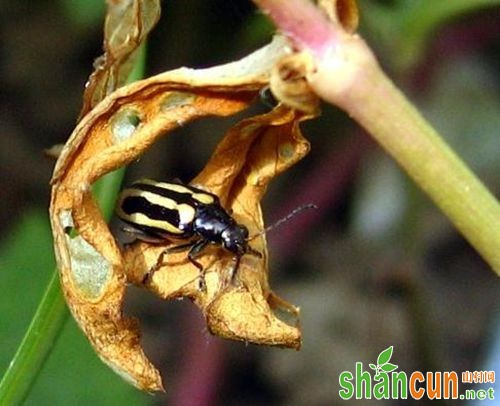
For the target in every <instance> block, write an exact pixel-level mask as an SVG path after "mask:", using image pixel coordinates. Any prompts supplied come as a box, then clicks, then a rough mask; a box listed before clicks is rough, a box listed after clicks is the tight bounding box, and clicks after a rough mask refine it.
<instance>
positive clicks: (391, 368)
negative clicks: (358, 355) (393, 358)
mask: <svg viewBox="0 0 500 406" xmlns="http://www.w3.org/2000/svg"><path fill="white" fill-rule="evenodd" d="M381 368H382V371H383V372H392V371H394V370H395V369H398V366H397V365H394V364H391V363H390V362H388V363H387V364H384V365H382V367H381Z"/></svg>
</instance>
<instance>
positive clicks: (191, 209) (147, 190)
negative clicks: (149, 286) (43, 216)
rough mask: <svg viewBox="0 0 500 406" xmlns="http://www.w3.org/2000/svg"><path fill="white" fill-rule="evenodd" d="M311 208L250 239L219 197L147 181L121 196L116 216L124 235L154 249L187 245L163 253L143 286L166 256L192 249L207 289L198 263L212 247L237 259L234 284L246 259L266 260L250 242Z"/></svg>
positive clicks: (202, 282) (191, 258)
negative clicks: (177, 242)
mask: <svg viewBox="0 0 500 406" xmlns="http://www.w3.org/2000/svg"><path fill="white" fill-rule="evenodd" d="M309 207H315V206H314V205H305V206H301V207H299V208H297V209H295V210H294V211H292V212H291V213H290V214H289V215H288V216H286V217H285V218H283V219H281V220H279V221H278V222H276V223H275V224H273V225H272V226H271V227H268V228H267V229H266V230H264V231H263V232H261V233H259V234H257V235H255V236H252V237H250V238H249V236H248V229H247V228H246V227H245V226H244V225H242V224H238V223H237V222H236V220H234V219H233V218H232V217H231V216H230V215H229V214H228V213H227V211H226V210H224V208H223V207H222V206H221V204H220V201H219V198H218V197H217V196H216V195H214V194H212V193H209V192H206V191H205V190H201V189H199V188H196V187H194V186H191V185H184V184H181V183H170V182H156V181H154V180H150V179H143V180H139V181H137V182H135V183H133V184H132V185H131V186H130V187H129V188H126V189H124V190H123V191H122V192H121V194H120V197H119V200H118V204H117V207H116V214H117V216H118V218H119V219H120V220H121V221H122V222H124V223H125V224H127V227H124V231H126V232H127V233H131V234H133V235H134V236H135V238H136V239H139V240H142V241H146V242H150V243H156V244H158V243H165V242H166V241H172V240H173V241H175V240H186V241H187V242H186V243H182V244H180V245H176V246H173V247H170V248H167V249H165V250H164V251H163V252H162V253H161V254H160V256H159V258H158V261H157V263H156V266H154V267H153V269H151V270H150V272H149V273H148V274H147V275H146V277H145V281H146V280H147V279H148V278H150V277H151V276H152V273H153V272H154V271H156V270H157V269H158V268H159V267H160V266H161V265H162V263H163V258H164V256H165V255H167V254H169V253H172V252H177V251H182V250H187V249H189V252H188V259H189V261H190V262H191V263H192V264H193V265H195V266H196V267H197V268H198V269H199V270H200V279H199V280H200V288H201V289H205V279H204V277H205V271H204V269H203V266H202V265H201V264H200V263H199V262H197V261H196V260H195V257H196V256H198V255H199V254H200V253H201V252H202V251H203V249H204V248H205V247H206V246H207V245H208V244H216V245H220V246H222V247H223V248H225V249H226V250H227V251H229V252H231V253H233V254H234V266H233V269H232V274H231V277H232V278H233V277H234V275H235V274H236V271H237V270H238V267H239V264H240V259H241V257H242V256H243V255H245V254H250V255H254V256H256V257H259V258H260V257H262V254H261V253H260V252H258V251H257V250H255V249H253V248H252V247H250V245H249V241H250V240H251V239H253V238H255V237H257V236H259V235H261V234H263V233H265V232H267V231H269V230H270V229H271V228H274V227H276V226H278V225H279V224H281V223H283V222H284V221H287V220H288V219H289V218H291V217H292V216H294V215H295V214H296V213H297V212H299V211H301V210H303V209H305V208H309Z"/></svg>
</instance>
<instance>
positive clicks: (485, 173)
mask: <svg viewBox="0 0 500 406" xmlns="http://www.w3.org/2000/svg"><path fill="white" fill-rule="evenodd" d="M412 3H415V2H411V1H403V0H401V1H396V0H394V1H374V0H373V1H369V0H364V1H360V8H361V34H362V35H363V36H364V37H365V38H366V40H367V42H368V43H369V44H370V45H372V47H373V48H374V50H375V52H376V53H377V55H378V56H379V58H380V60H381V63H382V64H383V66H384V69H385V70H386V71H387V72H388V74H389V75H390V76H391V77H392V78H393V80H394V81H395V82H396V84H397V85H398V86H399V87H400V88H402V89H403V91H404V92H405V94H406V95H407V96H408V97H409V98H410V99H411V100H412V101H413V102H414V103H415V104H416V105H417V106H418V107H419V109H420V110H421V111H422V113H423V114H424V115H425V116H426V118H427V119H429V120H430V122H431V123H432V124H433V125H435V127H436V128H437V130H438V131H439V132H440V133H441V134H442V135H443V137H445V138H446V140H447V141H448V142H449V143H450V144H451V145H452V146H453V148H454V149H455V150H456V151H457V152H458V153H459V154H460V155H461V156H462V158H463V159H464V160H465V161H466V162H467V163H468V164H469V165H470V166H471V168H472V169H473V170H474V171H475V172H476V173H477V174H478V175H479V176H480V177H481V179H482V180H483V181H484V182H485V183H486V185H487V186H488V187H489V188H490V190H492V192H493V193H495V194H496V195H498V193H499V192H500V186H499V185H500V171H499V170H500V158H499V153H498V151H500V130H499V128H500V114H499V112H500V83H499V78H500V29H499V28H498V21H500V19H499V18H500V8H499V7H498V6H497V7H489V8H487V9H480V8H477V9H474V7H470V9H468V10H467V11H463V12H461V13H457V12H450V13H449V15H443V16H441V18H440V19H438V21H433V19H432V18H431V17H429V16H428V15H427V14H426V10H425V9H426V6H425V5H424V6H422V7H421V8H419V6H418V5H417V6H414V7H415V8H414V9H412V7H413V6H412ZM416 3H418V2H416ZM429 3H432V2H429ZM471 3H473V2H471ZM492 3H498V2H492ZM427 8H428V4H427ZM103 13H104V7H103V4H101V2H99V1H87V2H85V1H82V2H78V1H70V0H66V1H62V0H61V1H32V2H28V1H5V0H4V1H2V2H1V3H0V18H1V25H0V30H1V31H0V41H1V48H0V92H1V93H0V94H1V104H0V131H1V135H0V143H1V145H0V184H1V185H2V187H1V188H0V201H1V202H2V205H1V207H2V209H1V210H0V229H1V230H3V234H2V236H1V238H0V277H1V279H0V281H1V282H0V283H1V285H2V289H1V292H2V293H1V294H0V342H1V343H2V349H1V350H0V370H4V369H5V368H6V367H7V365H8V363H9V361H10V359H11V357H12V355H13V354H14V351H15V349H16V348H17V345H18V344H19V342H20V340H21V338H22V336H23V333H24V331H25V329H26V328H27V326H28V323H29V320H30V319H31V317H32V315H33V313H34V311H35V309H36V306H37V303H38V301H39V300H40V297H41V295H42V292H43V290H44V287H45V286H46V284H47V282H48V280H49V278H50V275H51V273H52V271H53V266H54V265H53V254H52V247H51V237H50V231H49V228H48V220H47V214H46V213H47V207H48V201H49V186H48V182H49V179H50V176H51V171H52V168H53V165H54V162H53V161H51V160H50V159H49V158H47V157H46V156H44V154H43V149H45V148H48V147H50V146H52V145H54V144H58V143H63V142H64V141H65V140H66V139H67V137H68V136H69V134H70V133H71V132H72V129H73V128H74V125H75V122H76V117H77V116H78V113H79V110H80V108H81V96H82V91H83V87H84V84H85V82H86V79H87V77H88V75H89V73H90V71H91V69H92V62H93V60H94V58H96V57H97V56H98V55H100V53H101V44H102V18H103V15H104V14H103ZM430 15H431V16H432V13H431V14H430ZM426 16H427V17H426ZM426 18H427V19H426ZM410 22H411V24H410ZM412 24H413V25H412ZM419 29H420V31H419ZM271 33H272V27H271V26H270V25H269V23H267V22H266V21H265V19H264V17H263V16H262V15H261V14H260V13H258V12H256V11H255V9H254V8H253V6H252V4H251V3H250V2H248V1H243V0H241V1H231V2H228V1H222V0H219V1H215V0H212V1H199V0H185V1H170V2H164V3H163V12H162V18H161V21H160V22H159V24H158V26H157V27H156V29H155V30H154V31H153V33H152V35H151V37H150V41H149V43H148V59H147V60H148V62H147V65H148V68H147V70H148V73H147V74H148V75H152V74H156V73H159V72H162V71H165V70H169V69H173V68H176V67H179V66H190V67H206V66H211V65H214V64H219V63H223V62H227V61H231V60H234V59H238V58H240V57H242V56H244V55H246V54H247V53H249V52H251V51H252V50H254V49H256V48H257V47H259V46H261V45H263V44H265V43H266V42H267V41H268V40H269V38H270V35H271ZM255 108H256V109H261V110H265V107H264V106H259V102H258V101H257V102H256V107H255ZM231 122H233V121H231V120H221V119H218V120H213V119H207V120H203V121H200V122H197V123H192V124H189V125H188V126H186V128H184V129H183V130H182V131H179V132H176V133H175V134H173V135H172V136H171V137H168V139H165V140H163V141H160V142H159V143H157V144H156V145H155V146H154V147H153V148H152V149H151V150H150V151H148V153H147V154H146V155H145V156H144V157H143V158H142V159H141V160H140V161H139V162H138V163H137V164H134V165H133V167H131V168H130V169H129V171H128V175H127V179H128V181H130V180H133V179H136V178H138V177H140V176H148V177H150V178H154V179H172V178H176V177H177V178H180V179H182V180H185V181H189V180H190V179H191V178H192V177H194V176H195V175H196V174H197V173H198V171H200V170H201V168H202V167H203V165H204V163H205V162H206V160H207V159H208V157H209V156H210V154H211V152H212V150H213V148H214V146H215V145H216V143H217V142H218V140H220V138H221V136H222V134H223V133H224V131H225V129H227V128H229V126H230V124H231ZM303 132H304V134H305V135H306V137H307V138H308V139H309V140H310V141H311V144H312V150H311V153H310V154H309V155H308V156H307V157H306V158H305V159H304V160H303V161H302V162H300V163H299V164H298V165H296V166H295V167H294V168H292V169H291V170H290V171H289V172H287V173H285V174H284V175H283V176H281V178H280V179H278V180H276V181H275V182H274V183H273V184H272V186H271V188H270V190H269V194H268V196H267V197H266V199H265V201H264V215H265V218H266V221H267V223H269V224H270V223H272V222H273V221H275V220H276V219H278V218H280V217H281V216H283V215H284V214H286V213H287V212H288V211H289V210H290V209H292V208H293V207H295V206H298V205H300V204H302V203H309V202H313V203H317V204H318V205H319V206H320V208H319V210H318V211H317V212H316V213H315V215H314V216H310V217H309V218H308V220H307V221H297V222H295V220H292V221H290V222H289V223H287V224H285V225H284V226H282V227H281V228H279V229H278V230H275V231H274V232H273V233H272V234H271V235H269V237H268V240H269V243H270V256H271V276H270V278H271V284H272V286H273V288H274V289H275V291H276V292H277V293H278V294H279V295H281V296H282V297H284V298H286V299H288V300H289V301H291V302H292V303H295V304H297V305H299V306H301V309H302V328H303V340H304V345H303V348H302V350H301V351H300V352H295V351H293V350H282V349H276V348H264V347H257V346H253V345H245V344H243V343H235V342H229V341H224V340H221V339H218V338H212V337H210V336H209V334H208V333H207V332H206V330H205V327H204V323H203V320H202V317H201V315H200V314H199V313H198V312H197V311H196V309H195V307H194V306H193V305H192V304H190V303H189V302H188V301H183V302H173V303H165V302H162V301H160V300H159V299H156V298H155V297H153V296H151V295H149V294H144V293H143V292H142V291H140V290H138V289H135V288H131V289H130V295H129V297H128V300H127V312H128V313H129V314H133V315H135V316H137V317H139V318H140V319H141V325H142V328H143V331H144V339H143V342H144V346H145V348H146V350H147V352H148V355H149V356H150V358H151V359H152V360H153V362H154V363H155V364H156V365H157V366H158V367H159V368H160V369H161V371H162V374H163V376H164V380H165V386H166V389H167V394H165V395H156V396H154V397H153V396H149V395H146V394H142V393H140V392H139V391H137V390H135V389H134V388H133V387H131V386H129V385H127V384H126V383H124V382H123V381H122V380H121V378H119V377H118V376H117V375H115V374H114V373H113V372H112V371H111V370H110V369H109V368H108V367H107V366H105V365H104V364H103V363H101V362H100V361H99V359H98V358H97V356H96V355H95V354H94V353H93V351H92V349H91V348H90V346H89V345H88V343H87V341H86V339H85V337H84V336H83V334H82V333H80V331H79V330H78V329H77V327H76V326H75V324H74V322H73V321H72V320H68V322H67V323H66V326H65V328H64V331H63V334H62V335H61V337H60V338H59V340H58V342H57V344H56V346H55V349H54V352H53V353H52V355H51V356H50V358H49V360H48V362H47V364H46V365H45V366H44V368H43V369H42V371H41V373H40V376H39V379H38V381H37V383H36V384H35V387H34V388H33V391H32V393H31V395H30V398H29V399H28V402H27V404H37V405H40V404H65V403H67V402H77V403H78V404H122V403H123V404H166V403H169V404H175V405H178V404H193V405H208V404H213V405H218V404H224V405H232V404H234V405H247V404H248V405H251V404H256V403H257V402H258V403H259V404H296V405H302V404H304V405H305V404H307V405H312V404H314V405H323V404H337V403H340V402H341V401H340V398H339V395H338V390H339V386H338V377H339V374H340V372H342V371H344V370H349V371H354V364H355V362H357V361H361V362H363V363H364V366H365V368H366V369H367V368H368V363H370V362H371V363H374V362H375V361H376V357H377V355H378V354H379V353H380V352H381V351H382V350H384V349H386V348H387V347H389V346H390V345H393V346H394V355H393V357H392V359H391V362H393V363H395V364H397V365H398V366H399V370H403V371H407V372H408V373H411V372H412V371H414V370H420V371H436V370H441V371H457V372H459V373H460V372H462V371H465V370H470V371H473V370H492V369H494V368H495V367H496V366H498V365H497V364H495V358H494V357H495V354H497V355H496V357H497V358H496V360H497V361H496V362H498V352H499V351H500V350H499V346H500V334H499V310H500V308H499V305H498V296H499V293H500V289H499V284H498V279H497V277H496V276H495V275H494V274H493V273H492V272H491V270H490V269H489V268H488V266H487V265H485V263H484V262H483V261H482V260H481V259H480V258H479V257H478V256H477V254H476V253H475V252H474V251H473V250H472V249H471V247H470V246H469V245H468V244H467V242H465V241H464V240H463V239H462V238H461V236H459V235H458V234H457V233H456V231H455V230H454V228H453V227H452V226H451V224H450V223H449V222H448V221H447V219H446V218H444V216H443V215H442V214H441V213H440V212H439V211H438V210H437V209H436V208H435V207H434V205H433V204H432V203H431V202H430V201H429V200H428V198H427V197H425V196H424V195H423V194H422V193H421V192H420V191H419V190H418V189H417V188H416V187H415V186H414V185H413V184H412V183H411V181H410V180H409V179H408V178H407V177H406V175H404V174H403V173H402V172H401V171H400V170H399V168H398V167H397V166H396V165H395V164H394V163H393V162H392V161H391V159H390V158H388V157H387V156H386V154H385V153H384V152H383V151H382V150H381V149H380V148H379V147H378V146H377V145H376V144H375V143H374V142H373V141H371V139H370V137H369V136H368V135H367V134H366V133H364V132H363V130H362V129H360V127H359V126H358V125H357V124H356V123H354V122H352V121H351V120H350V119H349V118H348V117H347V116H346V115H345V114H344V113H342V112H341V111H338V110H336V109H334V108H332V107H329V106H324V109H323V112H322V116H321V117H320V118H318V119H316V120H314V121H312V122H308V123H305V124H304V125H303ZM294 222H295V224H294ZM470 387H471V388H475V386H470ZM393 403H397V402H393Z"/></svg>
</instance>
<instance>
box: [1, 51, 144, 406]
mask: <svg viewBox="0 0 500 406" xmlns="http://www.w3.org/2000/svg"><path fill="white" fill-rule="evenodd" d="M145 58H146V52H145V45H144V44H143V45H142V46H141V50H140V52H139V54H138V56H137V59H136V61H135V66H134V69H133V71H132V73H131V74H130V77H129V79H128V82H129V83H130V82H133V81H135V80H138V79H140V78H141V77H142V76H143V75H144V67H145ZM124 172H125V171H124V169H123V168H120V169H118V170H116V171H114V172H111V173H108V174H107V175H106V176H103V177H102V178H101V179H99V180H98V181H97V182H96V184H95V185H94V187H93V191H94V196H95V198H96V200H97V201H98V202H99V205H100V207H101V211H102V213H103V216H104V218H106V219H110V218H111V216H112V214H113V209H114V205H115V201H116V196H117V194H118V191H119V190H120V185H121V183H122V179H123V175H124ZM68 316H69V312H68V309H67V307H66V302H65V300H64V298H63V295H62V291H61V286H60V284H59V274H58V272H57V270H55V271H54V272H53V274H52V277H51V279H50V282H49V284H48V286H47V288H46V290H45V293H44V295H43V298H42V300H41V301H40V303H39V305H38V308H37V310H36V313H35V315H34V316H33V319H32V320H31V323H30V325H29V327H28V329H27V331H26V334H25V336H24V338H23V340H22V342H21V344H20V345H19V347H18V349H17V352H16V354H15V355H14V358H13V359H12V361H11V363H10V365H9V367H8V368H7V371H6V373H5V375H4V376H3V378H2V380H1V382H0V405H17V404H20V403H22V402H23V401H24V399H26V397H27V396H28V394H29V391H30V389H31V387H32V386H33V383H34V381H35V379H36V377H37V376H38V374H39V371H40V370H41V368H42V367H43V365H44V362H45V360H46V359H47V357H48V356H49V355H50V352H51V351H52V349H53V348H54V344H55V343H56V341H57V338H58V336H59V334H60V333H61V331H62V327H63V326H64V323H65V321H66V320H67V319H68Z"/></svg>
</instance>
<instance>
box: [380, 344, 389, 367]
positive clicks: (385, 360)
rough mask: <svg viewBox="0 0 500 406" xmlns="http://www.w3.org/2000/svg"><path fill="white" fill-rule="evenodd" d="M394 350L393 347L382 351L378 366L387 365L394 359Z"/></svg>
mask: <svg viewBox="0 0 500 406" xmlns="http://www.w3.org/2000/svg"><path fill="white" fill-rule="evenodd" d="M392 350H393V346H392V345H391V346H390V347H389V348H387V349H385V350H384V351H382V352H381V353H380V354H379V356H378V358H377V364H379V365H384V364H387V363H388V362H389V360H390V359H391V357H392Z"/></svg>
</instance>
